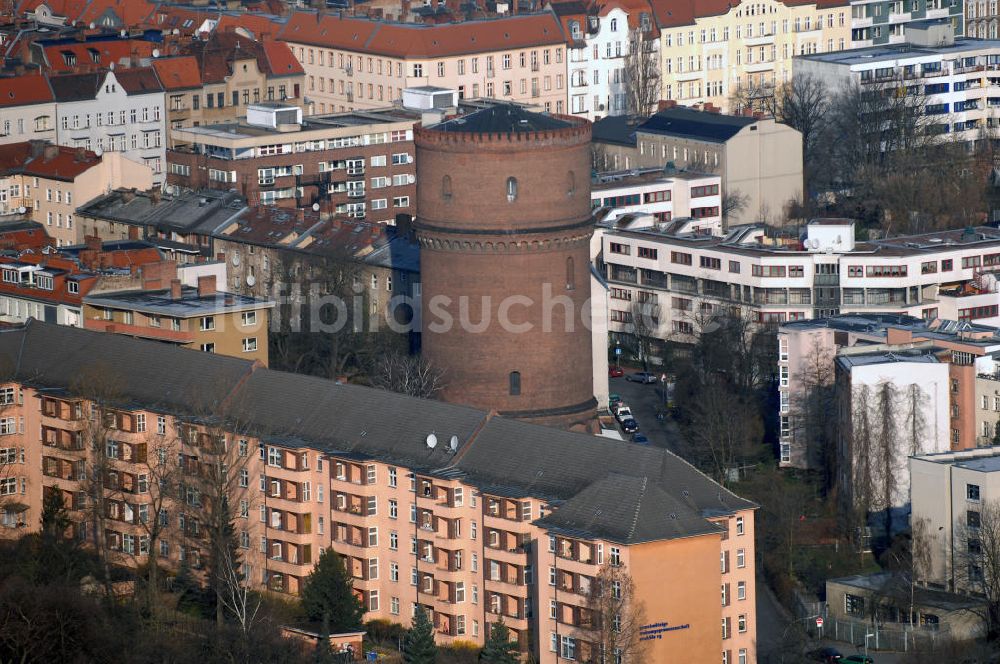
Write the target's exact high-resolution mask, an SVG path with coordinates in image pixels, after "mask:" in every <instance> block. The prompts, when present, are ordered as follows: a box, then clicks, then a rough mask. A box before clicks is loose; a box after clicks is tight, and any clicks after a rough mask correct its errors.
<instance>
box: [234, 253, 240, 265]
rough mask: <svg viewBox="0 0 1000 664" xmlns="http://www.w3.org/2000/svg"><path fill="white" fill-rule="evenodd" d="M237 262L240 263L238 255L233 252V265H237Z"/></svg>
mask: <svg viewBox="0 0 1000 664" xmlns="http://www.w3.org/2000/svg"><path fill="white" fill-rule="evenodd" d="M239 264H240V255H239V254H233V265H239Z"/></svg>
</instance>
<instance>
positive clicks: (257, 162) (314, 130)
mask: <svg viewBox="0 0 1000 664" xmlns="http://www.w3.org/2000/svg"><path fill="white" fill-rule="evenodd" d="M417 121H418V117H417V116H416V115H415V114H411V113H405V112H402V111H397V110H393V109H381V110H377V111H357V112H348V113H335V114H328V115H317V116H310V117H308V118H303V117H302V109H300V108H298V107H296V106H286V105H284V104H280V103H277V102H273V103H261V104H257V105H251V106H249V107H248V108H247V115H246V117H245V118H241V120H240V121H239V122H235V123H229V124H216V125H212V126H207V127H190V128H184V129H175V130H174V132H173V135H174V146H173V148H172V149H171V150H170V152H169V156H170V175H169V182H170V183H171V184H176V185H179V186H181V187H188V188H194V189H201V188H211V189H220V190H224V191H226V190H232V189H235V190H238V191H239V192H240V193H241V194H242V195H243V196H245V197H246V198H247V199H248V200H249V201H250V203H251V205H253V204H257V203H260V204H264V205H283V206H290V207H305V206H311V205H313V204H319V205H320V206H321V207H322V208H323V209H324V211H328V212H330V213H337V214H343V215H349V216H351V217H356V218H364V219H370V220H372V221H379V222H386V223H388V222H391V221H392V220H393V219H394V218H395V215H397V214H401V213H405V214H414V210H415V205H416V201H415V197H416V184H415V183H416V167H415V164H414V147H413V125H414V124H415V123H416V122H417Z"/></svg>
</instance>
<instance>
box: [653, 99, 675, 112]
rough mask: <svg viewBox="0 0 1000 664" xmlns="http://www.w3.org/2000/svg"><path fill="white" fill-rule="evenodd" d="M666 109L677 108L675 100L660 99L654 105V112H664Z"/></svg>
mask: <svg viewBox="0 0 1000 664" xmlns="http://www.w3.org/2000/svg"><path fill="white" fill-rule="evenodd" d="M668 108H677V100H676V99H661V100H660V101H658V102H657V103H656V111H657V112H659V111H665V110H667V109H668Z"/></svg>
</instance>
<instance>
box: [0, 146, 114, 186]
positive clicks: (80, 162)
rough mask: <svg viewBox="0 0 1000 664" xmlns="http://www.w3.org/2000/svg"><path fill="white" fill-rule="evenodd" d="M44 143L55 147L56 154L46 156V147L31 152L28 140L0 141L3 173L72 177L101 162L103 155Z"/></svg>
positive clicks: (54, 177)
mask: <svg viewBox="0 0 1000 664" xmlns="http://www.w3.org/2000/svg"><path fill="white" fill-rule="evenodd" d="M45 147H48V148H50V149H49V150H48V152H49V153H51V152H52V151H53V149H55V150H56V154H55V155H52V156H49V157H46V156H45V151H44V148H43V149H42V152H41V153H40V154H37V156H32V154H33V152H32V150H33V146H32V144H31V143H30V142H27V141H25V142H22V143H8V144H7V145H0V173H23V174H24V175H32V176H37V177H44V178H49V179H54V180H65V181H72V180H74V179H75V178H76V177H77V176H78V175H80V174H81V173H84V172H86V171H88V170H90V169H91V168H93V167H94V166H96V165H97V164H99V163H100V162H101V158H100V157H98V156H97V155H96V154H94V153H93V152H91V151H89V150H82V149H78V148H71V147H67V146H62V145H61V146H53V145H48V146H45ZM36 151H37V150H36Z"/></svg>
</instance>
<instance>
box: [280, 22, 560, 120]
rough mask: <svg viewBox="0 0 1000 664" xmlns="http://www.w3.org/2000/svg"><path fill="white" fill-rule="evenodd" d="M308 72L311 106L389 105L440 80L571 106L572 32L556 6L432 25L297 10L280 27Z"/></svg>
mask: <svg viewBox="0 0 1000 664" xmlns="http://www.w3.org/2000/svg"><path fill="white" fill-rule="evenodd" d="M278 39H279V40H281V41H284V42H287V43H288V45H289V46H290V47H291V49H292V53H293V54H294V55H295V57H296V58H298V61H299V63H301V65H302V67H303V69H305V74H306V88H305V91H304V94H305V95H306V96H307V97H309V99H310V102H311V103H310V105H309V110H308V111H307V112H308V113H319V114H324V113H333V112H336V111H351V110H359V109H374V108H382V107H384V106H386V105H388V104H391V103H393V102H394V101H396V100H398V99H400V98H401V97H402V94H403V90H404V89H406V88H411V87H420V86H427V85H432V86H435V87H441V88H448V89H451V90H457V91H458V95H459V98H466V97H469V98H475V97H491V98H496V99H501V100H504V101H516V102H524V103H534V104H540V105H542V106H543V107H544V109H545V110H546V111H551V112H554V113H565V112H566V108H567V105H566V100H567V81H566V37H565V35H564V34H563V31H562V28H561V25H560V23H559V21H558V19H557V18H556V16H555V15H554V14H552V13H549V12H546V13H543V14H524V15H518V16H510V17H506V18H498V19H490V20H470V21H462V22H460V23H446V24H439V25H428V24H421V23H387V22H378V21H372V20H369V19H362V18H352V17H347V16H343V15H334V14H317V13H313V12H295V13H293V14H292V16H291V17H290V18H289V19H288V22H287V23H286V24H285V25H284V27H283V28H282V29H281V32H280V33H279V34H278Z"/></svg>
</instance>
